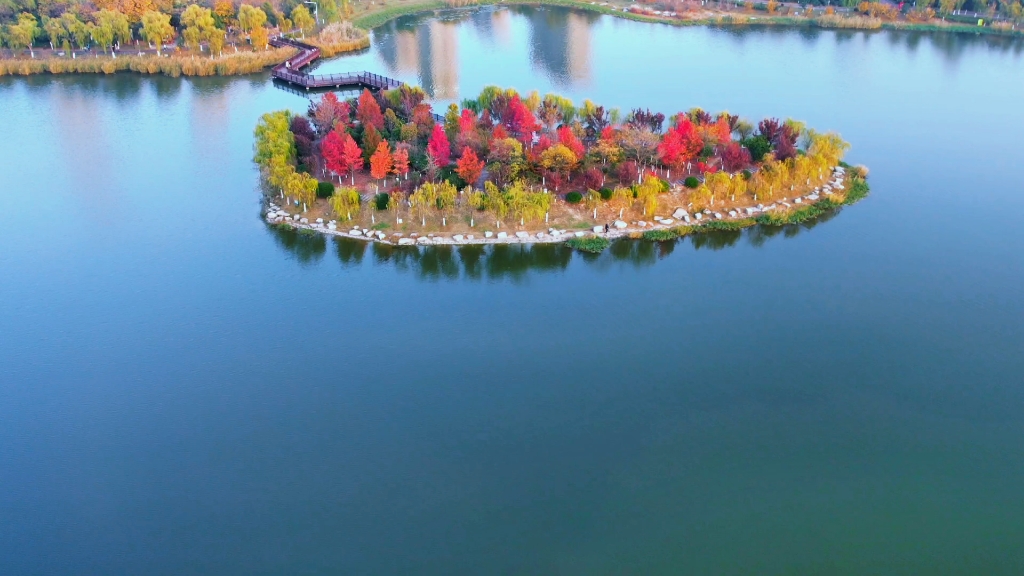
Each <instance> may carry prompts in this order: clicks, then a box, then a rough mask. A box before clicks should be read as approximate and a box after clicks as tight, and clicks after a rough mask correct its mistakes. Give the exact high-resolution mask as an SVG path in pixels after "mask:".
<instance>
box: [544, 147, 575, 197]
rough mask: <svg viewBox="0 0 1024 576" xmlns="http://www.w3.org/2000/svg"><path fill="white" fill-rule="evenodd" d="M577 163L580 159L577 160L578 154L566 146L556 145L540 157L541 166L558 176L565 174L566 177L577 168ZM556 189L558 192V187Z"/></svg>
mask: <svg viewBox="0 0 1024 576" xmlns="http://www.w3.org/2000/svg"><path fill="white" fill-rule="evenodd" d="M577 162H579V159H578V158H576V154H574V153H573V151H572V150H569V148H568V147H567V146H565V145H564V144H555V145H554V146H552V147H550V148H548V149H547V150H545V151H544V152H541V155H540V165H541V166H543V167H544V168H546V169H548V170H550V171H552V172H555V173H556V174H565V175H566V176H568V175H569V174H570V173H571V172H572V171H573V169H575V168H576V163H577ZM555 189H556V190H557V189H558V187H557V186H556V187H555Z"/></svg>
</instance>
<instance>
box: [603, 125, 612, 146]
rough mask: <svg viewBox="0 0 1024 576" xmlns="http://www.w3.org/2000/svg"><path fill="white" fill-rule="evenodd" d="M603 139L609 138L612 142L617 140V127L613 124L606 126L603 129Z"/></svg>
mask: <svg viewBox="0 0 1024 576" xmlns="http://www.w3.org/2000/svg"><path fill="white" fill-rule="evenodd" d="M601 140H607V141H609V142H612V141H614V140H615V129H614V128H612V127H611V126H605V127H604V128H602V129H601Z"/></svg>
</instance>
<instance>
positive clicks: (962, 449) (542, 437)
mask: <svg viewBox="0 0 1024 576" xmlns="http://www.w3.org/2000/svg"><path fill="white" fill-rule="evenodd" d="M1022 51H1024V50H1022V44H1021V43H1019V42H1005V41H1001V40H998V39H996V40H992V39H982V38H974V37H965V36H944V35H917V34H903V33H871V34H866V33H861V32H850V33H847V32H824V31H821V32H819V31H800V30H780V29H745V30H730V29H714V28H671V27H667V26H660V25H647V24H640V23H635V22H628V21H622V20H615V19H611V18H607V17H596V16H593V15H586V14H578V13H572V12H566V11H561V10H531V9H516V10H493V9H486V10H479V11H470V12H458V13H450V14H444V15H440V16H439V17H426V18H418V19H412V18H410V19H404V20H401V21H398V22H395V23H393V24H390V25H388V26H386V27H384V28H383V29H381V30H378V31H377V32H376V33H375V35H374V40H373V47H372V48H371V49H370V50H369V51H368V52H367V53H365V54H361V55H357V56H353V57H348V58H341V59H338V60H335V61H333V62H329V63H325V64H323V65H322V66H321V67H320V69H321V70H322V71H330V70H352V69H356V70H359V69H367V70H371V71H376V72H386V73H389V74H392V75H395V76H398V77H399V78H401V79H403V80H406V81H409V82H414V83H417V84H422V85H424V86H426V87H427V88H428V89H429V90H430V92H431V93H432V94H433V95H434V96H435V97H436V98H437V99H438V100H439V101H442V102H447V101H451V100H457V99H461V98H464V97H467V96H471V95H473V94H475V93H476V92H477V91H479V89H480V88H481V87H483V86H485V85H487V84H492V83H494V84H501V85H510V86H514V87H516V88H518V89H520V90H523V91H528V90H532V89H538V90H540V91H541V92H542V93H543V92H546V91H556V92H559V93H561V94H563V95H566V96H569V97H572V98H574V99H576V100H582V99H583V98H585V97H587V98H591V99H592V100H594V101H596V102H599V103H602V104H606V105H609V106H617V107H621V108H623V109H627V108H630V107H634V106H643V107H651V108H653V109H657V110H661V111H664V112H666V113H669V112H673V111H677V110H680V109H687V108H690V107H692V106H702V107H704V108H705V109H708V110H711V111H718V110H721V109H728V110H729V111H730V112H732V113H736V114H740V115H742V116H745V117H748V118H752V119H757V118H760V117H762V116H766V115H772V116H780V117H794V118H798V119H801V120H805V121H807V122H808V124H809V125H810V126H813V127H815V128H818V129H822V130H824V129H831V130H837V131H839V132H841V133H842V134H843V136H844V137H845V138H846V139H847V140H849V141H850V142H851V143H852V144H853V149H852V151H851V153H850V155H849V159H850V161H851V162H852V163H863V164H866V165H868V166H869V167H870V168H871V186H872V194H871V196H869V197H868V198H867V199H866V200H865V201H863V202H861V203H859V204H857V205H855V206H852V207H849V208H847V209H844V210H843V211H842V213H840V214H838V215H836V216H835V217H833V218H831V219H829V220H827V221H822V222H818V223H816V225H814V226H806V227H794V228H787V229H774V230H756V229H755V230H750V231H747V232H744V233H743V234H736V235H731V236H716V237H710V238H704V239H700V240H699V241H692V240H685V241H680V242H678V243H676V244H671V245H653V244H645V243H629V242H625V243H620V244H616V245H614V246H613V248H612V249H611V250H610V251H608V252H606V253H605V254H603V255H601V256H599V257H596V258H588V257H584V256H582V255H580V254H574V253H570V252H568V251H566V250H564V249H561V248H557V247H546V248H536V249H528V248H515V247H513V248H506V249H502V250H486V251H484V250H479V249H467V250H463V251H454V250H433V251H423V252H398V253H396V252H392V251H390V250H387V249H382V248H379V247H366V246H363V245H361V244H352V243H337V242H335V241H333V240H322V239H321V240H309V239H304V238H299V237H295V236H289V235H278V234H276V233H275V232H273V231H271V230H269V229H268V228H267V227H266V226H264V224H263V223H262V222H261V221H260V218H259V205H260V204H259V202H260V197H259V191H258V183H257V172H256V170H255V168H254V166H253V165H252V163H251V161H250V156H251V139H252V137H251V134H252V128H253V125H254V123H255V121H256V119H257V118H258V116H259V115H260V114H261V113H263V112H266V111H269V110H274V109H280V108H284V107H288V108H292V109H294V110H303V109H304V108H305V107H306V100H305V99H304V98H303V97H302V96H299V95H294V94H291V93H288V92H286V91H283V90H281V89H278V88H275V87H273V86H272V85H271V84H270V83H269V81H268V79H267V77H266V76H265V75H262V76H253V77H248V78H241V79H195V80H187V79H170V78H144V77H140V76H133V75H119V76H115V77H59V78H53V77H38V78H28V79H9V78H8V79H0V126H2V128H3V129H2V133H3V138H0V217H2V226H0V573H2V574H5V575H22V574H76V575H77V574H103V575H113V574H169V575H170V574H174V575H177V574H328V573H332V574H581V575H583V574H586V575H593V574H673V575H675V574H695V575H697V574H708V575H722V574H737V575H740V574H743V575H749V574H778V575H783V574H785V575H793V574H822V575H825V574H828V575H837V574H839V575H846V574H850V575H853V574H906V575H920V574H942V575H953V574H957V575H961V574H962V575H976V574H988V575H1002V574H1006V575H1019V574H1021V573H1024V546H1022V543H1024V496H1022V494H1024V489H1022V487H1024V386H1022V383H1024V332H1022V329H1021V321H1022V319H1024V298H1022V295H1021V286H1022V285H1024V259H1022V258H1021V254H1022V252H1024V226H1022V223H1024V195H1022V194H1021V192H1022V189H1021V177H1022V172H1021V152H1020V146H1019V141H1020V132H1021V129H1022V128H1024V107H1022V106H1021V102H1022V101H1024V82H1022V81H1021V78H1024V54H1022Z"/></svg>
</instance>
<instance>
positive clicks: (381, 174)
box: [370, 140, 394, 180]
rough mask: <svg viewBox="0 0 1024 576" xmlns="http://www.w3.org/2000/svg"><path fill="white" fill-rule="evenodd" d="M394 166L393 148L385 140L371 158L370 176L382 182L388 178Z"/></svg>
mask: <svg viewBox="0 0 1024 576" xmlns="http://www.w3.org/2000/svg"><path fill="white" fill-rule="evenodd" d="M393 166H394V159H393V158H392V157H391V147H390V146H388V141H387V140H384V141H382V142H381V143H380V144H378V145H377V150H376V151H375V152H374V153H373V156H370V176H372V177H373V178H376V179H378V180H380V179H381V178H386V177H387V175H388V174H389V173H390V172H391V168H392V167H393Z"/></svg>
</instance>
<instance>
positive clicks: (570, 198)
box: [565, 192, 583, 204]
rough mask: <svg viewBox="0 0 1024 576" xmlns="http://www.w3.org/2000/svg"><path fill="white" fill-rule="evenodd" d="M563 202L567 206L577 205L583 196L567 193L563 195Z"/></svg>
mask: <svg viewBox="0 0 1024 576" xmlns="http://www.w3.org/2000/svg"><path fill="white" fill-rule="evenodd" d="M565 201H566V202H568V203H569V204H579V203H580V202H582V201H583V194H580V193H579V192H569V193H568V194H566V195H565Z"/></svg>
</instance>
